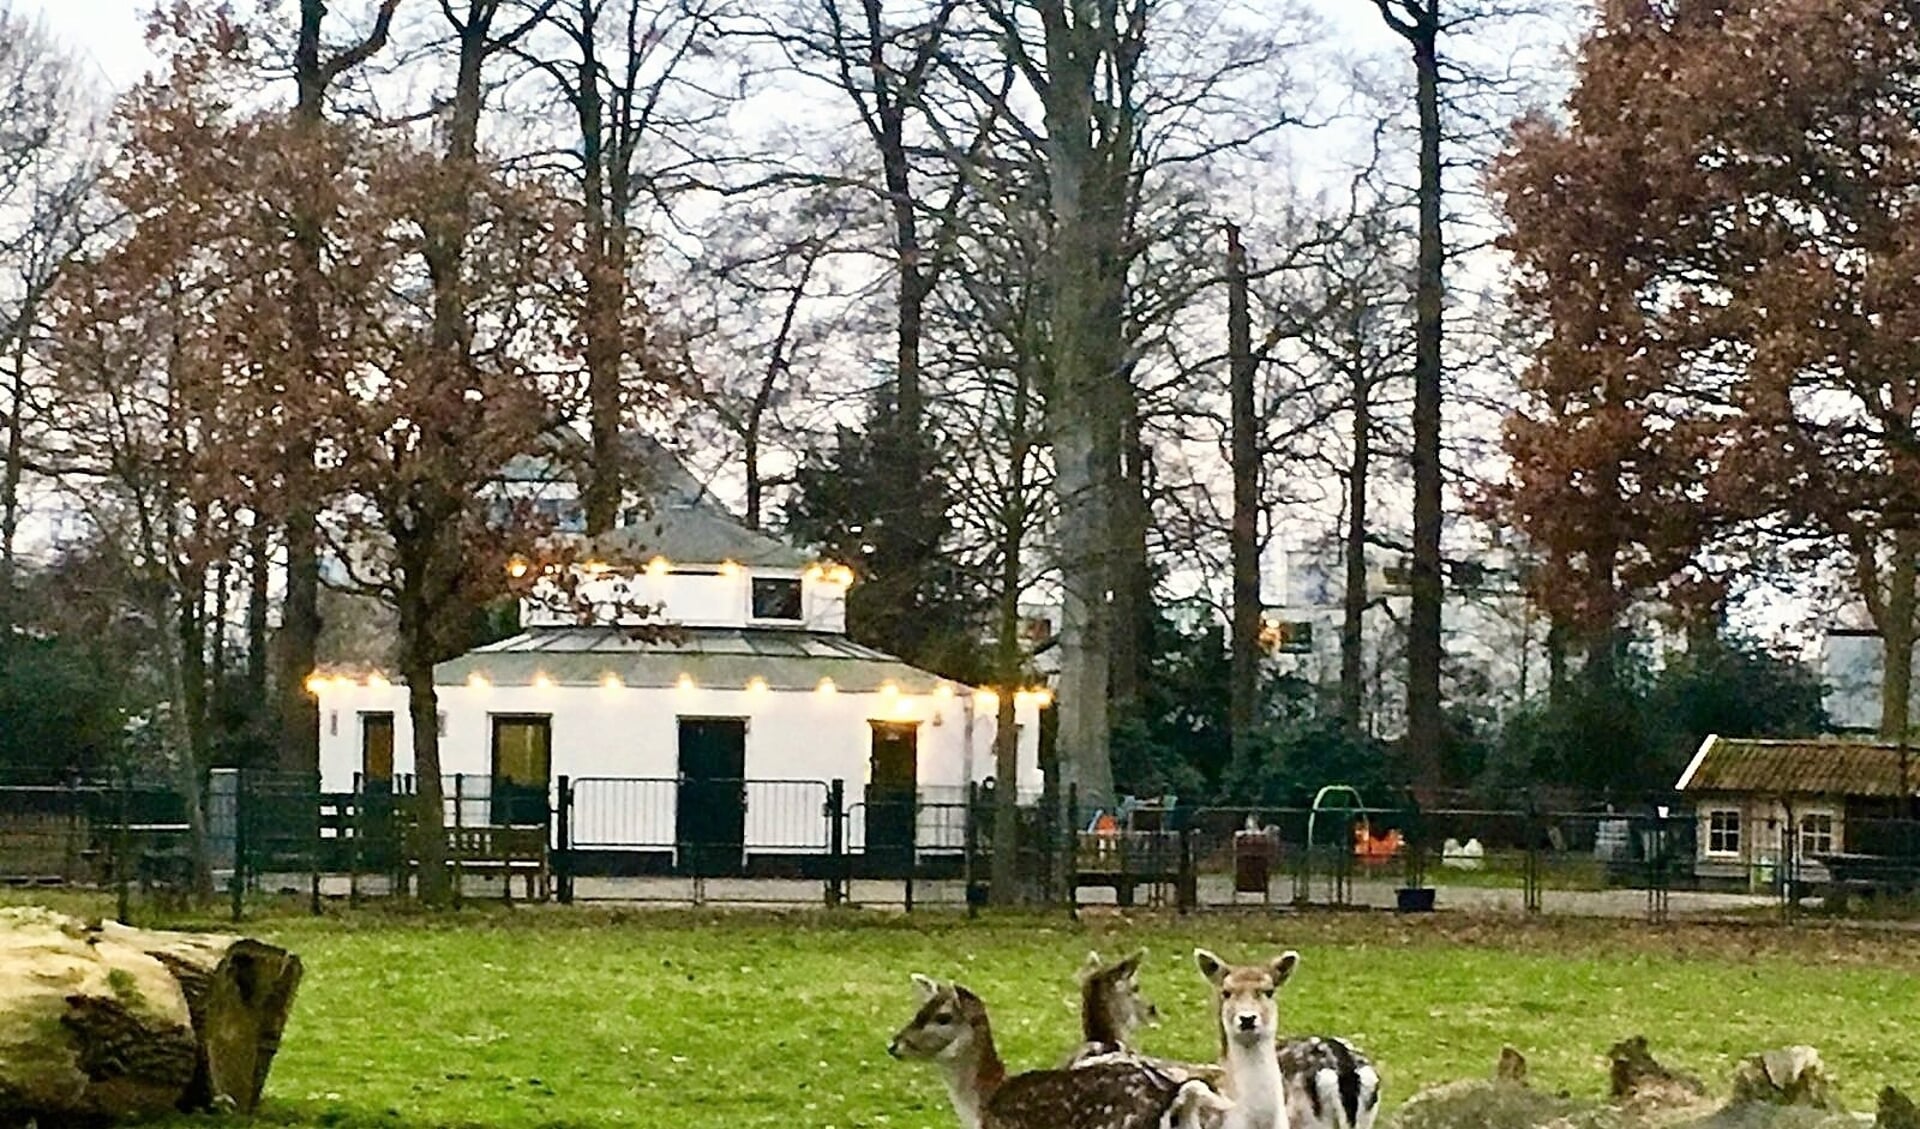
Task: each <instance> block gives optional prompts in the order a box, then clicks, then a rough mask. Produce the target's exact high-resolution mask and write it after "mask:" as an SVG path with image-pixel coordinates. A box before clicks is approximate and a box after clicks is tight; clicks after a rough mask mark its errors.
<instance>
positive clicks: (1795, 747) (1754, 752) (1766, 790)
mask: <svg viewBox="0 0 1920 1129" xmlns="http://www.w3.org/2000/svg"><path fill="white" fill-rule="evenodd" d="M1907 760H1908V764H1907V765H1906V770H1907V773H1908V779H1907V781H1906V783H1905V787H1904V788H1903V787H1902V779H1901V770H1902V765H1901V761H1902V756H1901V749H1900V747H1899V746H1897V745H1887V744H1876V743H1873V742H1868V741H1847V740H1839V739H1835V738H1817V739H1814V738H1809V739H1804V740H1761V739H1758V738H1746V737H1721V736H1719V735H1718V734H1716V735H1714V736H1711V737H1708V738H1707V739H1706V740H1705V741H1703V742H1701V743H1700V751H1699V752H1697V753H1695V754H1694V757H1693V762H1692V763H1691V764H1689V765H1687V770H1686V771H1685V772H1684V773H1682V774H1681V776H1680V782H1679V784H1677V785H1676V787H1677V788H1679V790H1680V791H1682V792H1757V793H1762V794H1765V795H1775V796H1785V795H1820V796H1899V795H1900V794H1901V793H1902V791H1909V792H1912V793H1913V794H1915V795H1920V788H1916V785H1920V749H1910V750H1908V756H1907Z"/></svg>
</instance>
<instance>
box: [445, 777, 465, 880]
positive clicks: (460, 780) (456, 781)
mask: <svg viewBox="0 0 1920 1129" xmlns="http://www.w3.org/2000/svg"><path fill="white" fill-rule="evenodd" d="M466 813H467V774H466V773H464V772H456V773H454V774H453V828H454V830H455V831H456V832H457V831H459V830H460V829H461V828H462V827H464V826H466V824H465V822H464V821H465V819H466ZM440 834H441V836H442V837H444V836H445V835H446V832H445V831H441V832H440ZM454 838H455V839H456V840H457V839H458V838H459V836H458V835H455V836H454ZM448 853H449V854H451V855H452V856H453V908H454V909H459V908H460V907H461V905H462V904H463V903H464V901H465V897H464V895H465V894H466V891H465V890H464V889H463V888H462V887H464V886H465V885H466V883H465V882H464V881H463V880H464V879H465V877H466V872H465V870H464V869H463V868H462V867H461V865H460V852H459V851H458V850H453V851H450V852H448Z"/></svg>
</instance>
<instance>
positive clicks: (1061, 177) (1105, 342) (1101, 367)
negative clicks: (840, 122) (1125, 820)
mask: <svg viewBox="0 0 1920 1129" xmlns="http://www.w3.org/2000/svg"><path fill="white" fill-rule="evenodd" d="M1037 7H1038V8H1039V11H1040V19H1041V24H1042V26H1043V28H1044V33H1045V54H1046V71H1047V84H1046V91H1045V106H1044V116H1045V120H1046V127H1047V128H1046V134H1047V141H1046V150H1045V151H1046V163H1047V172H1046V175H1047V195H1048V202H1049V203H1050V204H1051V205H1052V210H1053V229H1052V240H1051V245H1050V246H1049V248H1048V255H1047V275H1048V277H1047V282H1048V284H1049V292H1050V296H1051V300H1052V306H1051V309H1050V315H1051V316H1050V326H1051V330H1052V335H1051V341H1050V345H1051V351H1050V359H1051V361H1052V365H1053V371H1052V373H1051V377H1052V379H1051V381H1050V385H1051V386H1050V387H1049V388H1048V390H1047V424H1048V431H1049V433H1050V435H1051V438H1052V441H1053V450H1054V467H1055V471H1054V491H1055V494H1056V495H1057V497H1058V502H1059V505H1058V518H1057V521H1056V531H1057V540H1058V551H1057V555H1058V562H1059V569H1060V581H1061V589H1062V600H1061V603H1062V613H1061V620H1060V706H1059V710H1060V714H1059V719H1060V724H1059V734H1058V746H1057V748H1058V762H1059V766H1060V771H1059V783H1060V802H1061V803H1062V804H1065V803H1066V802H1067V799H1068V797H1069V795H1070V794H1071V792H1072V791H1073V790H1075V789H1077V791H1078V798H1079V801H1080V803H1081V804H1082V805H1083V806H1085V807H1088V808H1092V807H1100V806H1106V805H1108V804H1110V803H1111V802H1112V799H1113V762H1112V758H1111V752H1110V749H1109V746H1108V741H1109V737H1110V733H1111V721H1110V716H1109V713H1108V689H1109V685H1108V684H1109V679H1110V677H1111V673H1112V670H1111V665H1110V658H1109V654H1108V652H1109V649H1110V648H1111V646H1112V643H1113V609H1112V605H1111V604H1110V602H1109V600H1110V594H1111V593H1112V591H1113V586H1114V581H1115V570H1114V568H1113V560H1112V556H1113V545H1114V536H1113V527H1112V522H1113V520H1114V518H1115V516H1116V515H1115V513H1114V493H1115V486H1116V480H1117V479H1118V477H1119V466H1120V459H1119V455H1120V442H1121V427H1122V423H1123V420H1122V419H1120V418H1119V416H1118V412H1119V409H1120V408H1121V406H1122V405H1121V401H1122V399H1123V398H1124V397H1123V395H1122V392H1121V389H1120V388H1119V385H1118V382H1119V381H1121V380H1124V379H1127V378H1128V377H1127V375H1126V374H1125V373H1123V372H1121V371H1120V367H1121V366H1120V365H1119V363H1118V358H1119V349H1120V344H1121V342H1120V338H1121V330H1122V322H1121V316H1122V311H1123V310H1124V309H1125V308H1126V276H1125V255H1124V254H1123V252H1122V243H1123V242H1124V239H1125V233H1126V230H1127V224H1126V218H1127V217H1126V202H1127V199H1128V195H1127V191H1126V188H1127V180H1128V176H1127V174H1128V172H1129V170H1130V169H1131V167H1132V166H1131V162H1132V159H1133V134H1132V124H1133V123H1132V119H1131V117H1130V115H1131V114H1132V113H1133V110H1132V108H1131V107H1130V106H1125V105H1121V106H1098V105H1097V100H1096V97H1095V94H1094V89H1095V75H1096V71H1097V70H1098V69H1099V68H1100V65H1101V60H1102V59H1103V58H1105V59H1106V60H1107V62H1108V63H1109V64H1110V65H1111V66H1112V67H1113V68H1115V69H1117V70H1123V71H1125V74H1123V75H1121V76H1120V77H1119V78H1117V79H1115V80H1114V81H1115V83H1116V84H1117V85H1119V86H1128V85H1130V83H1131V75H1132V67H1133V66H1134V65H1135V64H1136V63H1137V50H1136V48H1137V46H1138V45H1137V44H1133V43H1130V42H1129V43H1123V42H1121V33H1120V29H1119V27H1118V26H1117V23H1116V21H1117V20H1118V18H1119V15H1118V13H1117V11H1116V10H1115V9H1114V8H1113V7H1112V6H1111V5H1107V6H1101V7H1099V10H1098V11H1096V10H1095V9H1096V6H1095V5H1092V4H1087V3H1081V2H1076V3H1074V4H1072V5H1067V4H1064V3H1061V2H1060V0H1048V2H1046V3H1043V4H1039V5H1037ZM1069 9H1071V10H1069ZM1096 122H1098V123H1101V125H1102V126H1103V128H1101V129H1100V130H1099V141H1098V143H1096V141H1095V124H1096Z"/></svg>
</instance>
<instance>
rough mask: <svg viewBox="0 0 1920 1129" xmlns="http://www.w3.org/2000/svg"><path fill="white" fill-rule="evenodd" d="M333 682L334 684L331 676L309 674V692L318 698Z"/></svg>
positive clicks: (307, 684)
mask: <svg viewBox="0 0 1920 1129" xmlns="http://www.w3.org/2000/svg"><path fill="white" fill-rule="evenodd" d="M332 684H333V680H332V679H331V678H328V677H327V676H326V675H324V674H317V673H316V674H309V675H307V682H306V687H307V693H309V694H312V695H313V696H314V697H316V698H317V697H319V696H320V695H321V693H323V692H324V691H325V690H326V689H327V687H329V686H331V685H332Z"/></svg>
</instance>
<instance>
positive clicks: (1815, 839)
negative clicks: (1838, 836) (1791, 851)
mask: <svg viewBox="0 0 1920 1129" xmlns="http://www.w3.org/2000/svg"><path fill="white" fill-rule="evenodd" d="M1800 853H1801V854H1803V855H1827V854H1832V853H1833V813H1832V812H1826V811H1810V812H1807V813H1806V814H1805V815H1802V816H1801V817H1800Z"/></svg>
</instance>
